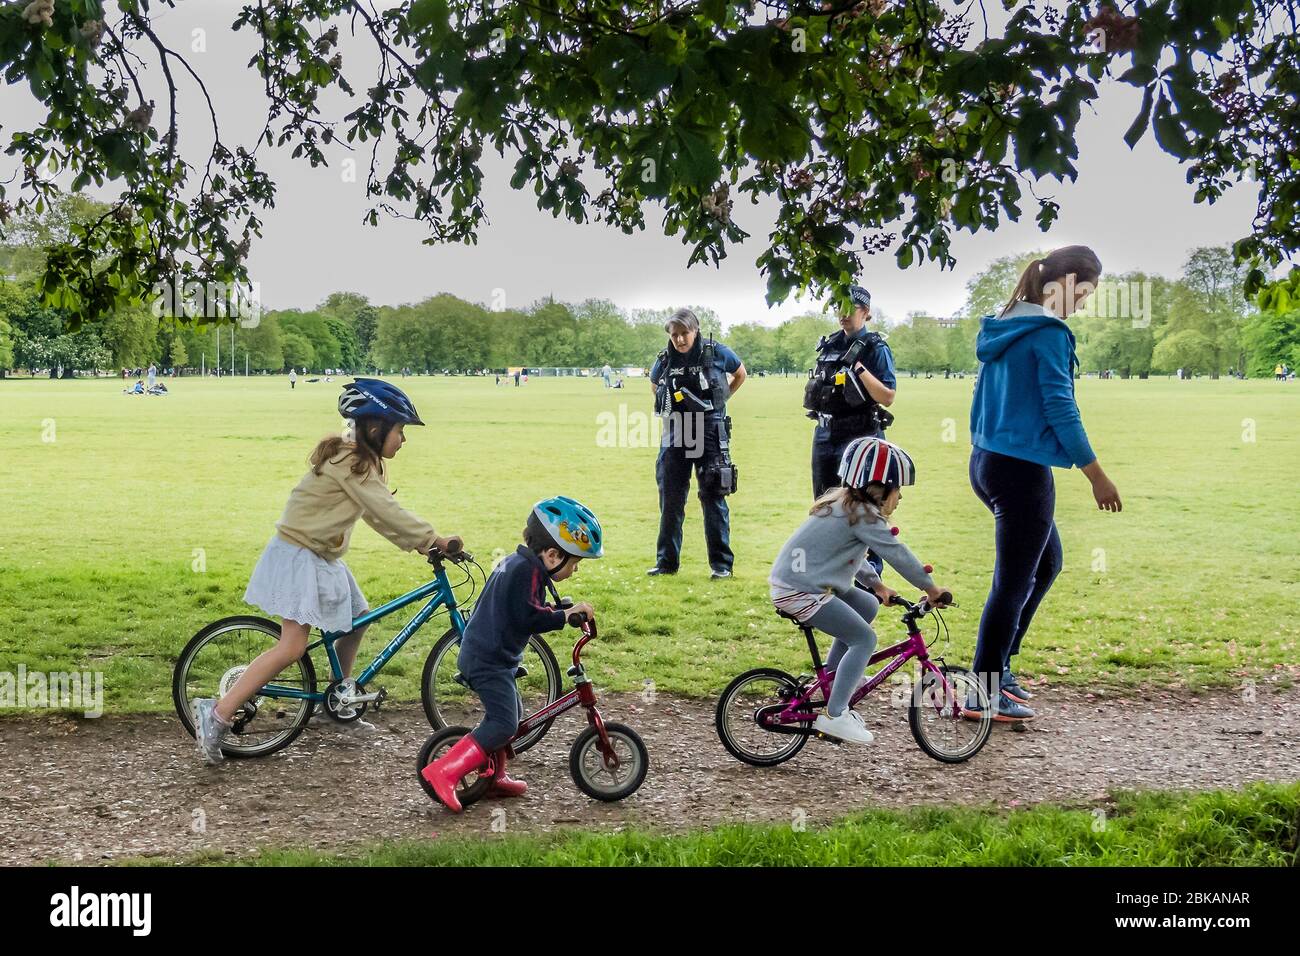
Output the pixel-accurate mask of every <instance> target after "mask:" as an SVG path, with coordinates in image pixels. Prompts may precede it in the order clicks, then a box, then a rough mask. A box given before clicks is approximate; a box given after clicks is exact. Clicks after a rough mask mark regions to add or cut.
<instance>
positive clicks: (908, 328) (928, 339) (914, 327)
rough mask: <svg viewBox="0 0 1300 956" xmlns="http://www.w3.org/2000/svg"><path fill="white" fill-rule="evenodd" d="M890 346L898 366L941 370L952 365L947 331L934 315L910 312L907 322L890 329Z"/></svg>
mask: <svg viewBox="0 0 1300 956" xmlns="http://www.w3.org/2000/svg"><path fill="white" fill-rule="evenodd" d="M889 346H890V350H891V351H892V352H893V353H894V365H895V366H896V367H897V368H899V369H906V370H908V371H917V372H941V371H944V370H945V369H949V368H951V366H950V365H949V362H948V343H947V336H946V335H945V330H944V329H943V328H942V327H941V326H940V325H939V322H938V320H936V319H934V318H933V317H931V316H928V315H921V314H919V313H912V314H910V315H908V317H907V320H906V321H905V322H904V323H902V324H901V325H896V326H894V327H893V328H892V329H891V330H890V336H889Z"/></svg>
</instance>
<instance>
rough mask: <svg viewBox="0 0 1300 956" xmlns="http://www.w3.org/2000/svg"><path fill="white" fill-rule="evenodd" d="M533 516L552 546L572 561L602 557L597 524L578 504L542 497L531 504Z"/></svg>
mask: <svg viewBox="0 0 1300 956" xmlns="http://www.w3.org/2000/svg"><path fill="white" fill-rule="evenodd" d="M533 517H534V518H536V519H537V520H538V521H540V522H541V524H542V527H543V528H545V529H546V533H547V534H549V535H550V536H551V540H553V541H554V542H555V546H556V547H557V548H559V549H560V550H562V551H564V552H565V553H566V554H571V555H573V556H574V557H575V558H600V557H604V555H605V550H604V547H603V544H604V541H603V537H602V535H601V533H600V522H599V521H598V520H597V519H596V516H595V515H594V514H592V512H591V509H590V508H588V507H586V506H585V505H583V504H581V503H580V502H577V501H574V500H573V499H572V498H566V497H565V496H564V495H556V496H555V497H554V498H545V499H543V500H542V501H539V502H537V504H535V505H533Z"/></svg>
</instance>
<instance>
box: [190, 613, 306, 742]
mask: <svg viewBox="0 0 1300 956" xmlns="http://www.w3.org/2000/svg"><path fill="white" fill-rule="evenodd" d="M279 640H280V626H279V625H278V624H276V623H275V622H274V621H268V620H267V619H266V618H263V617H251V616H238V617H227V618H222V619H221V620H219V621H213V622H212V623H211V624H209V625H208V626H207V627H205V628H203V629H202V630H201V631H199V632H198V633H197V634H195V635H194V636H193V637H192V638H190V642H189V643H188V644H186V645H185V649H184V650H183V651H181V656H180V658H179V659H178V660H177V661H176V667H175V669H174V670H173V671H172V702H173V703H174V704H175V705H176V715H177V716H178V717H180V719H181V723H182V724H183V725H184V727H185V731H186V733H188V734H189V735H190V736H191V737H192V736H194V717H193V709H192V707H193V704H194V701H195V700H197V699H199V698H202V697H213V698H219V697H221V696H222V695H223V694H225V692H226V691H228V690H230V688H231V687H232V686H234V683H235V681H236V680H238V678H239V675H240V674H242V673H243V672H244V670H245V668H247V667H248V665H249V664H250V663H251V662H252V661H253V659H254V658H255V657H257V656H258V655H259V654H261V653H262V652H263V651H265V650H267V649H268V648H271V647H273V646H275V644H276V642H278V641H279ZM271 683H273V684H276V685H277V686H280V687H285V688H291V689H293V690H298V691H303V692H305V693H315V692H316V669H315V668H314V667H313V666H312V663H311V658H310V657H308V656H307V655H306V654H304V655H303V656H302V657H300V658H298V660H296V661H294V662H293V663H292V664H290V665H289V666H288V667H286V668H285V669H284V670H282V671H281V672H280V673H279V674H277V675H276V676H275V678H274V679H273V680H272V681H271ZM314 706H315V705H314V704H313V703H312V702H311V701H310V700H305V699H302V698H297V697H268V696H264V695H257V696H254V697H253V698H252V699H250V700H249V701H248V702H247V703H245V704H244V705H243V706H242V707H241V708H240V710H239V713H238V714H237V715H236V717H235V721H234V726H233V728H232V730H231V732H230V733H229V734H227V735H226V739H225V741H224V742H223V743H222V744H221V750H222V753H224V754H225V755H226V756H227V757H265V756H266V755H267V754H271V753H275V751H277V750H280V749H282V748H284V747H287V746H289V744H291V743H293V741H294V739H295V738H296V737H297V736H298V735H299V734H300V733H302V731H303V728H304V727H306V726H307V721H308V720H309V719H310V718H311V714H312V710H313V709H314Z"/></svg>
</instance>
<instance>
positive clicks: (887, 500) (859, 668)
mask: <svg viewBox="0 0 1300 956" xmlns="http://www.w3.org/2000/svg"><path fill="white" fill-rule="evenodd" d="M839 475H840V480H841V481H843V484H842V485H841V486H840V487H838V488H833V489H831V490H830V491H828V492H826V493H825V494H824V495H822V496H821V497H820V498H818V499H817V501H816V502H814V503H813V506H812V510H811V511H810V512H809V516H808V518H807V520H805V521H804V523H803V524H802V525H801V526H800V527H799V529H798V530H797V531H795V533H794V534H793V535H792V536H791V537H790V540H788V541H787V542H786V543H785V544H784V545H783V546H782V548H781V551H780V553H779V554H778V555H777V557H776V562H775V563H774V564H773V565H772V573H771V574H770V575H769V576H768V584H769V585H770V588H771V595H772V603H773V605H775V607H776V609H777V610H778V611H779V612H781V613H783V614H785V615H787V616H789V617H792V618H794V619H795V620H796V621H798V622H799V623H801V624H810V625H812V626H813V627H815V628H817V629H818V630H820V631H825V632H826V633H827V634H829V635H830V636H831V637H832V638H834V643H833V644H831V649H830V652H829V653H828V654H827V655H826V667H827V669H829V670H833V671H834V672H835V679H834V682H833V683H832V685H831V693H830V696H829V698H828V699H827V701H826V710H825V712H824V713H821V714H818V715H817V719H816V720H815V721H813V728H814V729H815V730H818V731H820V732H821V733H824V734H826V735H827V736H828V737H834V738H836V739H838V740H844V741H848V742H850V743H857V744H869V743H871V739H872V738H871V732H870V731H869V730H867V728H866V726H865V725H864V724H863V722H862V718H861V717H859V716H858V715H857V714H856V713H855V712H853V711H852V710H849V709H848V702H849V698H850V697H851V696H852V694H853V691H855V690H856V689H857V688H858V686H859V685H860V684H861V683H862V678H863V676H864V675H865V674H866V671H867V663H868V662H869V661H870V660H871V655H872V654H873V653H874V652H875V649H876V634H875V631H873V630H872V629H871V622H872V620H874V618H875V616H876V612H877V611H878V610H879V609H880V605H881V603H882V602H887V601H889V600H891V599H892V598H893V596H894V595H895V594H896V593H897V592H895V591H892V590H891V589H889V588H887V587H885V585H884V583H883V582H882V581H881V580H880V575H879V574H878V573H877V572H876V569H875V568H874V567H872V565H871V564H870V563H868V562H867V560H866V555H867V552H868V550H871V551H874V552H875V553H876V554H878V555H879V556H880V557H881V558H883V559H884V560H885V562H886V563H887V564H889V565H890V567H892V568H893V569H894V570H895V571H897V572H898V573H899V574H900V575H902V576H903V578H904V579H905V580H906V581H907V582H908V583H910V584H912V585H915V586H916V587H918V588H920V589H921V590H923V591H925V593H926V594H927V595H928V596H929V597H930V600H931V601H933V602H934V603H936V604H938V603H940V602H941V600H942V598H941V595H942V594H943V593H944V590H945V589H944V588H942V587H940V586H939V585H937V584H935V583H934V579H933V578H931V577H930V574H929V572H928V571H926V569H925V566H924V565H922V564H921V562H920V561H918V560H917V558H916V555H914V554H912V552H911V551H909V550H908V549H907V547H906V546H905V545H904V544H903V543H902V542H901V541H899V540H898V538H897V537H895V530H896V529H893V528H891V527H890V526H889V522H888V521H887V520H886V519H887V518H888V517H889V516H890V515H892V514H893V513H894V509H895V508H897V507H898V502H899V500H900V498H901V493H900V491H899V489H900V488H902V487H903V486H904V485H912V484H915V483H916V465H915V464H914V463H913V462H912V459H911V458H910V457H909V456H908V454H907V452H905V451H903V449H901V448H899V447H898V446H897V445H895V444H893V443H891V442H887V441H885V440H884V439H883V438H856V439H854V440H853V441H852V442H850V443H849V445H848V447H846V448H845V449H844V457H843V458H842V459H841V461H840V468H839ZM855 578H856V579H857V581H859V582H861V584H862V585H863V586H864V588H865V590H864V589H863V588H858V587H855V585H854V579H855Z"/></svg>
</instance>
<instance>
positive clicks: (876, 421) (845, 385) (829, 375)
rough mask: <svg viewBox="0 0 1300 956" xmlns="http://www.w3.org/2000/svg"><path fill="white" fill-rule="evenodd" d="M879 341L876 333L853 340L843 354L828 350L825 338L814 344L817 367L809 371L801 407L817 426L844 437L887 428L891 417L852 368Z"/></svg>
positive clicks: (891, 422) (828, 346) (834, 349)
mask: <svg viewBox="0 0 1300 956" xmlns="http://www.w3.org/2000/svg"><path fill="white" fill-rule="evenodd" d="M880 341H881V339H880V336H879V335H878V334H877V333H875V332H869V333H868V334H867V336H866V337H865V338H861V339H855V340H854V341H853V342H852V343H850V344H849V346H848V348H846V349H844V350H843V351H841V350H839V349H838V348H834V347H831V346H830V344H829V341H828V339H827V338H826V336H822V337H821V339H820V340H818V342H817V352H818V356H817V365H816V367H815V368H812V369H809V370H808V384H807V385H806V386H804V392H803V407H804V408H806V409H807V410H808V417H809V418H812V419H816V421H817V423H818V424H819V425H824V426H826V427H828V428H831V429H832V430H833V431H837V432H843V433H845V434H852V433H862V432H873V431H876V430H878V429H881V428H888V427H889V426H890V425H891V424H893V421H894V416H893V415H891V414H890V413H889V411H888V410H886V409H885V408H884V407H883V406H881V405H880V404H879V403H877V402H876V401H875V399H873V398H872V397H871V395H870V394H868V392H867V387H866V386H865V385H863V384H862V379H861V378H859V377H858V374H857V373H856V372H855V371H854V370H853V367H854V366H855V365H857V364H858V362H860V361H861V360H862V355H863V353H865V352H866V350H867V349H868V347H872V346H875V345H877V344H878V343H879V342H880Z"/></svg>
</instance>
